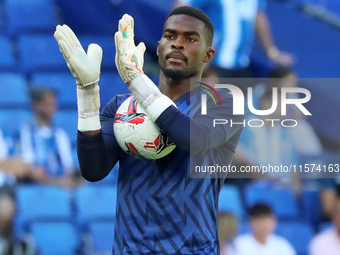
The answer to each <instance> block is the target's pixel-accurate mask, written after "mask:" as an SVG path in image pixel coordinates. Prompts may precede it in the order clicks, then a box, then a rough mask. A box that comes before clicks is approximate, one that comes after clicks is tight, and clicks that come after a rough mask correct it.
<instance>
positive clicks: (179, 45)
mask: <svg viewBox="0 0 340 255" xmlns="http://www.w3.org/2000/svg"><path fill="white" fill-rule="evenodd" d="M183 40H184V39H183V38H181V37H177V38H176V40H174V41H173V43H172V44H171V49H173V50H184V49H185V48H184V41H183Z"/></svg>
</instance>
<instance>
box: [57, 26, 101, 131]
mask: <svg viewBox="0 0 340 255" xmlns="http://www.w3.org/2000/svg"><path fill="white" fill-rule="evenodd" d="M54 38H55V39H56V40H57V42H58V45H59V48H60V51H61V52H62V53H63V56H64V58H65V60H66V63H67V66H68V67H69V69H70V71H71V73H72V74H73V76H74V77H75V78H76V82H77V104H78V130H79V131H81V132H86V131H93V130H99V129H100V128H101V126H100V121H99V108H100V97H99V86H98V81H99V76H100V65H101V61H102V55H103V50H102V48H101V47H100V46H99V45H97V44H90V46H89V47H88V50H87V54H86V52H85V51H84V49H83V47H82V46H81V44H80V42H79V40H78V38H77V36H76V35H75V34H74V33H73V31H72V30H71V29H70V28H69V27H68V26H67V25H63V26H60V25H58V26H57V29H56V32H55V33H54Z"/></svg>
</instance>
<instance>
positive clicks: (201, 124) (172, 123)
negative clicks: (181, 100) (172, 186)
mask: <svg viewBox="0 0 340 255" xmlns="http://www.w3.org/2000/svg"><path fill="white" fill-rule="evenodd" d="M224 103H227V102H224ZM228 108H229V109H228ZM209 110H210V112H209V116H208V115H198V116H196V117H194V118H190V117H189V116H187V115H185V114H183V113H182V112H181V111H179V110H178V109H177V108H176V107H174V106H170V107H168V108H167V109H166V110H165V111H164V112H163V113H162V114H161V115H160V116H159V117H158V118H157V120H156V124H157V125H158V126H159V128H160V129H161V130H162V131H163V132H164V133H165V134H166V135H168V136H169V138H170V140H171V141H172V142H174V143H175V144H176V146H177V147H178V148H180V149H181V150H183V151H185V152H187V153H190V154H191V155H195V154H197V153H200V152H202V151H206V150H210V149H213V148H216V147H218V146H220V145H222V144H224V143H225V142H226V141H227V140H228V139H229V138H230V137H231V136H233V135H234V134H235V133H236V132H237V131H238V130H239V129H240V128H242V127H243V126H242V125H233V126H232V127H230V126H229V125H216V126H215V127H214V126H213V119H215V118H216V119H228V120H230V119H233V121H235V122H242V120H241V118H239V117H238V118H235V117H233V116H231V115H229V114H230V110H231V108H230V107H219V109H217V107H216V109H209ZM178 130H180V132H178Z"/></svg>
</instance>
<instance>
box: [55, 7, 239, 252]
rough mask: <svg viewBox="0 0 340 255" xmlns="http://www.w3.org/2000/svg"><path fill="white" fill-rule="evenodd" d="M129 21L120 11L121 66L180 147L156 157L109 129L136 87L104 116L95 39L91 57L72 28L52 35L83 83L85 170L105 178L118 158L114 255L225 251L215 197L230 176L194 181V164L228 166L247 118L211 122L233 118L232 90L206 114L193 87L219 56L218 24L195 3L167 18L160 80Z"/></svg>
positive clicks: (123, 74) (80, 102)
mask: <svg viewBox="0 0 340 255" xmlns="http://www.w3.org/2000/svg"><path fill="white" fill-rule="evenodd" d="M133 27H134V21H133V19H132V17H131V16H129V15H124V16H123V18H122V19H121V20H120V22H119V31H118V32H117V33H116V34H115V43H116V50H117V52H116V65H117V69H118V71H119V74H120V76H121V77H122V79H123V81H124V82H125V83H126V84H127V85H128V88H129V90H130V91H131V92H132V94H133V95H134V96H135V97H136V98H137V100H138V101H139V102H140V103H141V104H142V106H143V107H144V108H145V110H146V112H147V113H148V115H149V117H150V118H151V119H152V120H153V121H155V123H156V124H157V125H158V127H159V128H160V129H161V130H162V131H163V132H164V133H165V134H166V135H167V136H168V137H169V138H170V139H171V141H172V142H173V143H175V144H176V149H175V150H174V151H173V152H171V153H170V154H169V155H167V156H166V157H164V158H161V159H158V160H153V161H152V160H139V159H136V158H134V157H131V156H129V155H128V154H126V153H125V152H124V151H122V149H121V148H120V147H119V145H118V143H117V141H116V139H115V136H114V132H113V128H112V126H113V123H114V116H115V112H116V110H117V109H118V107H119V106H120V105H121V104H122V102H123V101H124V100H125V99H126V98H128V97H129V96H130V95H131V94H127V95H116V96H115V97H114V98H113V99H112V100H111V101H110V102H109V103H108V104H107V105H106V106H105V107H104V109H103V111H102V113H101V114H100V117H99V87H98V81H99V73H100V62H101V56H102V51H101V48H100V47H99V46H98V45H93V44H92V45H90V46H89V50H88V53H87V54H86V53H85V51H84V50H83V49H82V47H81V45H80V43H79V41H78V40H77V38H76V36H75V35H74V33H73V32H72V31H71V30H70V29H69V28H68V27H67V26H66V25H64V26H58V27H57V31H56V33H55V38H56V40H57V41H58V44H59V47H60V49H61V51H62V53H63V55H64V57H65V59H66V61H67V63H68V66H69V67H70V69H71V72H72V73H73V74H74V76H75V77H76V79H77V84H78V88H77V96H78V110H79V121H78V130H79V132H78V140H77V143H78V158H79V163H80V167H81V172H82V175H83V177H84V178H85V179H87V180H89V181H99V180H101V179H103V178H105V176H106V175H108V173H109V172H110V171H111V169H112V168H113V166H114V165H115V164H116V163H117V162H118V161H119V165H120V168H119V176H118V191H117V214H116V224H115V230H114V244H113V254H219V242H218V230H217V217H218V214H217V208H218V194H219V191H220V189H221V187H222V185H223V181H224V178H225V174H223V175H219V176H218V177H220V178H191V177H190V165H198V164H200V165H202V164H203V163H204V164H219V165H220V166H223V165H224V166H228V165H229V164H230V162H231V160H232V157H233V155H234V152H235V149H236V146H237V143H238V140H239V137H240V134H241V131H242V128H243V125H242V124H241V125H235V126H234V127H230V126H228V125H217V126H216V127H213V119H230V118H232V117H233V116H232V95H230V94H229V91H226V92H224V91H221V93H219V94H220V99H221V105H217V106H215V104H214V102H212V100H211V101H209V100H208V103H207V108H208V110H209V115H202V114H201V111H200V99H201V92H202V90H200V89H199V88H198V85H199V84H198V83H195V84H196V86H194V87H191V86H190V79H191V78H201V75H202V72H203V64H204V63H207V62H210V61H211V60H212V58H213V57H214V54H215V51H214V50H213V49H212V48H211V45H212V38H213V30H214V29H213V26H212V23H211V21H210V20H209V18H208V17H207V16H206V15H205V14H204V13H203V12H202V11H199V10H198V9H196V8H193V7H187V6H184V7H179V8H177V9H174V10H173V11H172V12H171V13H170V14H169V15H168V17H167V18H166V21H165V25H164V30H163V35H162V38H161V39H160V41H159V42H158V45H157V54H158V57H159V65H160V68H161V74H160V78H159V86H158V87H157V86H156V85H155V84H154V83H153V82H152V81H151V80H150V79H149V78H148V77H147V76H146V75H145V74H144V73H143V71H142V68H143V55H144V51H145V46H144V44H143V43H141V44H139V45H138V46H137V47H136V46H135V44H134V39H133V37H134V31H133ZM113 86H114V84H113ZM174 105H176V106H177V107H176V106H174ZM234 121H238V122H240V119H237V118H234Z"/></svg>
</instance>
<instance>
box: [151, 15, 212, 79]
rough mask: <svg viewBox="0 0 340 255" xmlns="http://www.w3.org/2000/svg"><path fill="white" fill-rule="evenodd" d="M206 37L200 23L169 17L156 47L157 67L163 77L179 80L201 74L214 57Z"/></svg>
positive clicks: (184, 17) (191, 19)
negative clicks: (206, 63) (204, 65)
mask: <svg viewBox="0 0 340 255" xmlns="http://www.w3.org/2000/svg"><path fill="white" fill-rule="evenodd" d="M205 33H206V31H205V28H204V23H203V21H201V20H198V19H196V18H194V17H191V16H189V15H184V14H181V15H173V16H171V17H169V19H168V20H167V21H166V23H165V26H164V31H163V35H162V38H161V40H160V41H159V42H158V45H157V55H158V63H159V65H160V68H161V70H162V71H163V73H164V75H165V76H166V77H168V78H172V79H173V80H182V79H187V78H190V77H193V76H195V75H197V74H199V73H200V72H201V71H202V68H203V64H204V62H209V61H210V60H211V59H212V57H213V54H212V53H211V51H212V50H211V49H210V48H208V47H207V45H206V40H205ZM208 52H209V53H208ZM211 54H212V56H210V55H211Z"/></svg>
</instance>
